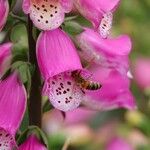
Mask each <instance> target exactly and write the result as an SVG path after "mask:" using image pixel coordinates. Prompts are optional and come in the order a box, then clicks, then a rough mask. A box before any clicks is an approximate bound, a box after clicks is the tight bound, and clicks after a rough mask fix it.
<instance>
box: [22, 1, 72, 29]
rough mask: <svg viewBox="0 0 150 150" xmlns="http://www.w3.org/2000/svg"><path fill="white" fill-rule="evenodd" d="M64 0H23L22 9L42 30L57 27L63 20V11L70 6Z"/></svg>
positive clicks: (67, 9)
mask: <svg viewBox="0 0 150 150" xmlns="http://www.w3.org/2000/svg"><path fill="white" fill-rule="evenodd" d="M71 7H72V6H71V2H70V3H67V1H66V0H64V1H60V0H47V1H45V0H24V1H23V10H24V12H25V13H26V14H29V15H30V18H31V20H32V21H33V23H34V25H35V26H36V27H37V28H39V29H42V30H53V29H56V28H58V27H59V26H60V25H61V24H62V23H63V21H64V17H65V12H67V11H69V9H70V8H71Z"/></svg>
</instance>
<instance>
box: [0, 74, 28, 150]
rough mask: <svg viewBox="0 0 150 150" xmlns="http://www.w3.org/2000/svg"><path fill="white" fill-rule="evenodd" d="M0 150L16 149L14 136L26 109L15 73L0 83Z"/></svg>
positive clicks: (24, 99) (22, 92)
mask: <svg viewBox="0 0 150 150" xmlns="http://www.w3.org/2000/svg"><path fill="white" fill-rule="evenodd" d="M0 91H1V92H0V149H5V150H10V149H13V147H16V142H15V134H16V131H17V129H18V128H19V125H20V123H21V121H22V119H23V115H24V112H25V108H26V91H25V88H24V86H23V84H22V83H21V82H20V81H19V78H18V75H17V73H13V74H12V75H10V76H9V77H8V78H6V79H5V80H3V81H0Z"/></svg>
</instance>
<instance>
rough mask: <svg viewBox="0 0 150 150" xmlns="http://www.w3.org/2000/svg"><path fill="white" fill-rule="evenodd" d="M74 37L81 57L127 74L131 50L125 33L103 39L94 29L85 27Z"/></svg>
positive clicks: (129, 41)
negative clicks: (113, 37)
mask: <svg viewBox="0 0 150 150" xmlns="http://www.w3.org/2000/svg"><path fill="white" fill-rule="evenodd" d="M76 39H77V42H78V44H79V47H80V48H81V52H80V55H81V57H83V59H85V60H87V61H89V62H94V63H96V64H98V65H101V66H104V67H107V68H114V69H116V70H118V71H119V72H121V73H123V74H127V72H128V70H129V61H128V55H129V53H130V51H131V40H130V38H129V37H128V36H127V35H122V36H119V37H118V38H115V39H111V38H108V39H103V38H101V36H100V35H99V34H98V33H97V32H95V31H94V30H92V29H89V28H85V30H84V31H83V32H82V33H81V34H79V35H78V36H77V37H76Z"/></svg>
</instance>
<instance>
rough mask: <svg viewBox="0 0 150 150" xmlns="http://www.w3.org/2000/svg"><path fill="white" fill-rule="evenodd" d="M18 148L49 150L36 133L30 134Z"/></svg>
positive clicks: (24, 149)
mask: <svg viewBox="0 0 150 150" xmlns="http://www.w3.org/2000/svg"><path fill="white" fill-rule="evenodd" d="M18 150H47V148H46V147H45V145H44V144H42V143H41V142H40V140H39V139H38V138H37V137H36V136H35V135H30V136H29V137H28V138H27V139H26V141H25V142H24V143H23V144H21V145H20V146H19V149H18Z"/></svg>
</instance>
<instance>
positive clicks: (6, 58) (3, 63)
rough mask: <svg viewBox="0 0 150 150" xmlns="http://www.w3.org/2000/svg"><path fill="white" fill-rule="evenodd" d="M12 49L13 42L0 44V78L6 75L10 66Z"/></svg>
mask: <svg viewBox="0 0 150 150" xmlns="http://www.w3.org/2000/svg"><path fill="white" fill-rule="evenodd" d="M11 49H12V43H6V44H2V45H0V78H1V77H2V76H3V75H4V73H5V71H6V70H7V69H8V68H9V66H10V63H11V58H12V55H11Z"/></svg>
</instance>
